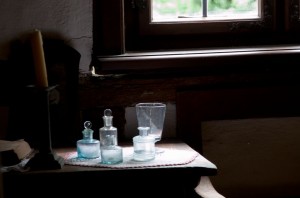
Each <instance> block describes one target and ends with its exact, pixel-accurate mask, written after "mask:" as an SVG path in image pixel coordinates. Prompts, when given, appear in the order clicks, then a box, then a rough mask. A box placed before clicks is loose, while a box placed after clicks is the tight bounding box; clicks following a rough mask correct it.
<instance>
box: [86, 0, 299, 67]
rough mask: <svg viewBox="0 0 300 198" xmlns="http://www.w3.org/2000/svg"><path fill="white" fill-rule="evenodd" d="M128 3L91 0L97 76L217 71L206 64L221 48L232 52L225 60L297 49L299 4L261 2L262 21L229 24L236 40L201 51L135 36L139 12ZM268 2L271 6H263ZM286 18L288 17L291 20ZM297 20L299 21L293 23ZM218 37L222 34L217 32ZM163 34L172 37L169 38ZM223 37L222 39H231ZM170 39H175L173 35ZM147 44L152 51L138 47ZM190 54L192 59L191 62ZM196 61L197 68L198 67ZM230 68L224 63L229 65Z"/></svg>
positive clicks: (157, 37)
mask: <svg viewBox="0 0 300 198" xmlns="http://www.w3.org/2000/svg"><path fill="white" fill-rule="evenodd" d="M130 1H131V0H115V1H113V2H110V1H97V0H94V47H93V54H92V59H93V61H92V64H91V66H94V67H95V71H96V73H132V72H133V73H140V72H145V71H154V73H157V72H164V71H165V70H168V71H170V70H174V71H178V72H182V71H183V70H191V71H193V70H195V68H196V70H198V69H199V68H206V69H207V68H209V67H211V68H214V69H215V68H216V67H214V66H213V65H214V64H216V63H219V61H207V57H209V60H213V59H214V58H213V57H218V56H219V55H220V52H221V53H222V52H224V50H225V51H226V50H229V51H231V52H232V53H227V55H229V54H230V58H226V61H227V60H229V59H232V58H233V59H234V58H235V57H239V56H240V55H241V52H242V53H244V52H247V53H249V54H252V55H251V56H249V59H251V58H253V57H252V56H254V57H256V56H257V53H256V52H258V51H259V52H262V49H267V50H266V56H268V55H267V54H269V52H272V51H273V50H274V52H275V53H278V52H279V51H278V50H280V49H284V50H283V51H282V53H283V54H286V53H288V52H289V51H290V52H291V53H292V54H293V53H294V52H295V51H294V50H295V48H297V47H298V40H296V41H294V40H289V39H287V38H290V37H289V36H290V35H291V34H292V35H294V33H295V32H297V31H299V29H300V28H299V24H300V22H299V11H298V12H297V11H295V7H297V5H298V6H299V0H286V1H282V0H263V1H264V3H265V4H263V9H264V10H269V11H265V12H264V14H263V16H264V17H263V18H262V20H255V21H254V23H251V22H250V23H249V24H250V26H248V27H247V26H246V25H245V24H244V21H243V22H233V24H234V25H233V26H234V27H237V30H236V31H235V33H234V34H232V35H233V37H234V38H232V37H231V39H228V40H229V42H224V43H222V41H219V40H217V41H213V43H219V44H220V45H219V46H216V45H211V43H208V44H207V45H203V46H201V47H199V48H193V47H192V48H189V47H187V48H183V45H178V46H179V47H178V46H176V47H171V48H169V49H162V50H159V49H158V48H160V46H159V45H157V44H158V42H156V40H158V41H161V39H162V38H166V37H160V36H161V35H152V36H146V37H145V36H140V35H138V34H139V30H138V29H137V28H136V27H137V26H136V23H139V21H138V20H137V19H136V18H135V17H136V16H137V15H139V14H140V13H139V11H138V10H135V9H132V7H131V5H130V4H129V3H128V2H130ZM266 2H267V3H269V4H266ZM272 2H274V4H273V3H272ZM275 4H276V5H277V7H276V6H275ZM282 6H283V7H284V8H285V9H281V10H278V7H282ZM128 9H132V12H126V10H128ZM275 12H276V13H280V14H281V15H283V14H284V15H285V18H284V19H282V18H281V17H278V16H275V15H274V13H275ZM284 12H286V13H288V14H286V13H284ZM290 15H291V16H292V18H291V17H289V16H290ZM295 17H296V18H297V20H295V19H294V18H295ZM292 19H293V20H292ZM128 21H130V22H128ZM247 22H249V21H247ZM226 23H228V22H226ZM251 24H252V25H251ZM226 27H228V26H226ZM244 27H247V28H245V29H249V30H250V31H249V32H245V31H243V30H242V29H243V28H244ZM264 27H265V28H266V29H264ZM231 29H232V28H231ZM128 30H129V31H128ZM131 30H133V31H131ZM227 31H228V29H227ZM217 33H223V32H222V31H217ZM231 33H232V31H229V36H232V35H231ZM250 35H252V38H254V37H259V38H260V39H258V40H257V41H258V42H257V43H255V42H252V40H251V39H250V42H248V43H247V42H244V41H245V39H244V40H243V38H244V37H245V36H246V37H247V39H248V38H249V36H250ZM270 35H271V36H270ZM167 36H170V35H168V34H167ZM227 36H228V35H226V36H224V37H222V38H230V37H227ZM171 37H172V38H177V37H176V35H175V37H173V36H171ZM184 37H190V35H184ZM192 37H193V36H192ZM209 38H211V37H209V36H208V37H205V39H209ZM222 38H221V39H222ZM293 38H294V37H293ZM135 39H136V40H135ZM247 39H246V40H247ZM264 40H267V42H264ZM200 41H201V40H200ZM179 43H180V40H179ZM182 43H185V44H186V43H188V42H185V40H184V39H183V40H182V42H181V44H182ZM147 44H149V46H155V47H154V48H151V47H150V48H143V47H141V46H145V45H147ZM151 44H152V45H151ZM168 44H169V43H168V42H167V45H168ZM130 45H131V46H130ZM156 46H159V47H158V48H157V47H156ZM228 46H230V47H228ZM268 46H269V48H268ZM297 53H298V52H297ZM191 56H193V57H194V58H189V57H191ZM260 56H261V53H260V55H259V57H260ZM247 57H248V56H247ZM211 58H212V59H211ZM149 60H151V61H149ZM221 60H222V59H221ZM222 61H224V60H222ZM222 61H220V63H221V62H222ZM183 62H184V63H183ZM200 63H201V64H202V65H201V66H199V64H200ZM229 64H230V63H227V65H229ZM214 69H212V70H214Z"/></svg>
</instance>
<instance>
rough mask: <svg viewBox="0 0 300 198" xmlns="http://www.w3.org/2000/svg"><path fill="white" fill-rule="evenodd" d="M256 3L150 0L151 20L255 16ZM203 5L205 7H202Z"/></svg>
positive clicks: (241, 0)
mask: <svg viewBox="0 0 300 198" xmlns="http://www.w3.org/2000/svg"><path fill="white" fill-rule="evenodd" d="M204 1H207V4H205V3H204ZM258 3H259V0H152V3H151V6H152V7H151V8H152V21H153V22H155V21H157V22H158V21H182V20H193V19H194V20H207V19H215V18H216V17H219V19H221V20H222V19H224V20H226V19H228V18H230V19H242V18H257V17H258V13H259V11H258V7H259V6H258ZM203 5H207V7H206V6H205V7H204V9H203ZM203 12H206V13H207V17H203ZM205 15H206V14H204V16H205Z"/></svg>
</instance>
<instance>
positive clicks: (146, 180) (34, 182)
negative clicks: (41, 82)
mask: <svg viewBox="0 0 300 198" xmlns="http://www.w3.org/2000/svg"><path fill="white" fill-rule="evenodd" d="M158 145H159V146H160V147H164V148H168V149H178V150H187V151H188V150H192V149H191V148H190V147H189V146H188V145H187V144H185V143H183V142H177V141H176V142H168V143H159V144H158ZM74 150H75V148H62V149H54V151H55V152H56V154H57V155H64V154H65V153H66V152H70V151H74ZM216 174H217V167H216V166H215V165H214V164H213V163H211V162H210V161H208V160H207V159H206V158H204V157H203V156H201V155H200V154H199V155H198V156H197V157H196V158H195V159H194V160H193V161H192V162H190V163H188V164H183V165H174V166H172V165H169V166H157V167H144V168H122V169H115V168H105V167H89V166H74V165H66V164H65V165H64V166H63V167H62V168H61V169H58V170H39V171H27V172H5V173H2V177H3V189H4V198H17V197H19V196H23V197H24V196H25V197H39V198H40V197H45V196H47V197H70V198H72V197H78V196H83V197H94V196H95V197H130V198H132V197H139V198H141V197H195V196H196V194H195V192H194V188H195V187H196V186H197V184H198V182H199V179H200V177H201V176H212V175H216Z"/></svg>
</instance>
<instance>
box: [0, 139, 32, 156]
mask: <svg viewBox="0 0 300 198" xmlns="http://www.w3.org/2000/svg"><path fill="white" fill-rule="evenodd" d="M9 150H13V151H14V153H15V154H16V155H17V156H18V158H19V160H22V159H24V158H26V157H27V156H28V155H30V153H31V152H32V148H31V147H30V145H29V144H28V143H27V142H26V141H25V140H23V139H20V140H16V141H8V140H0V152H2V151H9Z"/></svg>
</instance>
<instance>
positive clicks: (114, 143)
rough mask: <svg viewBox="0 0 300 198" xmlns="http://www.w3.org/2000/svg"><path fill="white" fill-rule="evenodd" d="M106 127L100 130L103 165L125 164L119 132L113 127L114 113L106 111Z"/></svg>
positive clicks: (104, 119) (104, 121)
mask: <svg viewBox="0 0 300 198" xmlns="http://www.w3.org/2000/svg"><path fill="white" fill-rule="evenodd" d="M102 118H103V123H104V126H103V127H101V128H100V129H99V137H100V148H101V161H102V164H118V163H122V162H123V151H122V148H121V147H120V146H118V130H117V128H116V127H114V126H113V125H112V119H113V116H112V111H111V110H110V109H105V110H104V116H103V117H102Z"/></svg>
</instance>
